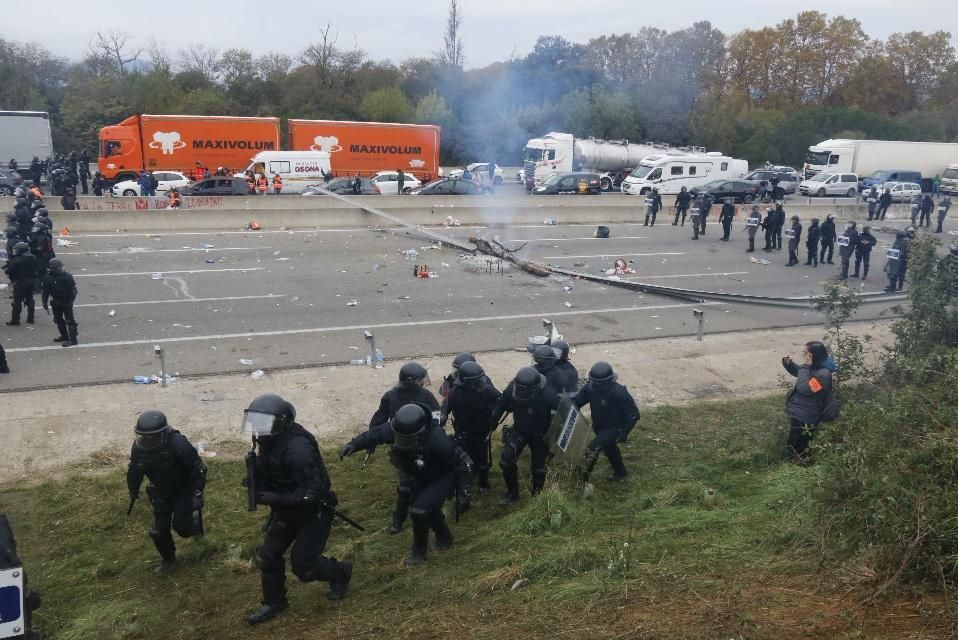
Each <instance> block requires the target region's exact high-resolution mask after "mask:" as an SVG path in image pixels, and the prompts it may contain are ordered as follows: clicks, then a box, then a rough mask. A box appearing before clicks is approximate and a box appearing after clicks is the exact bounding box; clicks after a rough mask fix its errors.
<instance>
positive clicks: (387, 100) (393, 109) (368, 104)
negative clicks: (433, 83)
mask: <svg viewBox="0 0 958 640" xmlns="http://www.w3.org/2000/svg"><path fill="white" fill-rule="evenodd" d="M362 109H363V113H365V114H366V116H367V117H369V119H370V120H373V121H375V122H409V120H410V119H411V118H412V116H413V108H412V105H410V104H409V98H407V97H406V94H405V93H403V92H402V89H400V88H398V87H392V88H389V89H376V90H375V91H370V92H369V93H367V94H366V95H365V97H363V102H362Z"/></svg>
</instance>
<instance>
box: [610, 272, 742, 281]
mask: <svg viewBox="0 0 958 640" xmlns="http://www.w3.org/2000/svg"><path fill="white" fill-rule="evenodd" d="M746 273H748V271H727V272H725V273H675V274H672V275H668V276H642V275H634V276H631V275H630V276H628V278H629V279H630V280H631V279H634V280H652V279H655V278H704V277H709V276H744V275H745V274H746ZM620 277H621V276H620Z"/></svg>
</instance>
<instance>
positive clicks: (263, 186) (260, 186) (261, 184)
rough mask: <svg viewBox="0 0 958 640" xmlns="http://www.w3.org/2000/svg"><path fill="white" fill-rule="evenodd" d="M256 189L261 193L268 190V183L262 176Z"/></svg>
mask: <svg viewBox="0 0 958 640" xmlns="http://www.w3.org/2000/svg"><path fill="white" fill-rule="evenodd" d="M256 187H257V188H258V189H259V190H260V191H262V192H265V191H266V190H267V189H268V188H269V181H268V180H267V179H266V176H263V177H262V178H260V179H259V180H258V181H257V183H256Z"/></svg>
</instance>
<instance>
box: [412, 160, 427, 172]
mask: <svg viewBox="0 0 958 640" xmlns="http://www.w3.org/2000/svg"><path fill="white" fill-rule="evenodd" d="M409 166H410V167H412V168H413V169H422V168H423V167H425V166H426V161H425V160H420V159H418V158H416V159H415V160H410V161H409Z"/></svg>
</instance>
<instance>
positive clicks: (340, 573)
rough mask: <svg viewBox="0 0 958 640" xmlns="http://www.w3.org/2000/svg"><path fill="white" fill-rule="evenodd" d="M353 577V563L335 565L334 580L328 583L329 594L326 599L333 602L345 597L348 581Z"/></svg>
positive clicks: (345, 562)
mask: <svg viewBox="0 0 958 640" xmlns="http://www.w3.org/2000/svg"><path fill="white" fill-rule="evenodd" d="M352 577H353V563H352V562H349V561H348V560H347V561H343V562H337V563H336V579H335V580H330V581H329V593H327V594H326V599H327V600H331V601H333V602H335V601H337V600H342V599H343V598H345V597H346V590H347V589H348V588H349V581H350V580H351V579H352Z"/></svg>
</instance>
